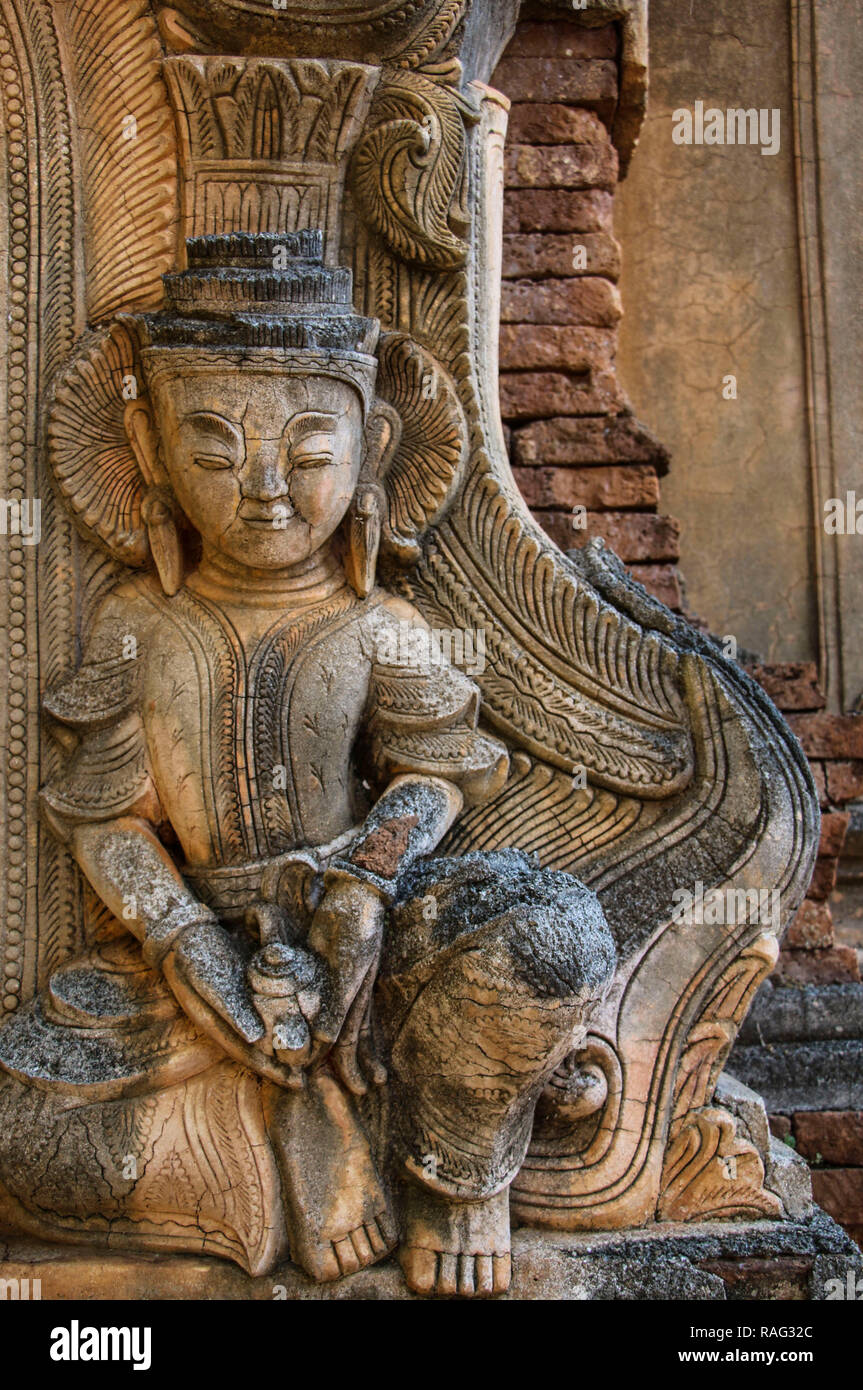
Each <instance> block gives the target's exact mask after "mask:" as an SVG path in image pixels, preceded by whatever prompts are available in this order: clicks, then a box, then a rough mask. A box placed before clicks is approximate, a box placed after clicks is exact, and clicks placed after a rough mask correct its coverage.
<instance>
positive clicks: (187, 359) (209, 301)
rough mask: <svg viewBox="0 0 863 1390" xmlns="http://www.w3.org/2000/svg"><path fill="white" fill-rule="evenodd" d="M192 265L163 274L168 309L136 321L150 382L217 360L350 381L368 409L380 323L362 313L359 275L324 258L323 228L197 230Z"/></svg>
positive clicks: (191, 245) (191, 243)
mask: <svg viewBox="0 0 863 1390" xmlns="http://www.w3.org/2000/svg"><path fill="white" fill-rule="evenodd" d="M186 247H187V253H188V262H189V268H188V270H184V271H180V272H178V273H176V274H173V275H166V276H164V277H163V278H164V285H165V307H164V309H163V311H162V312H161V313H160V314H154V315H141V316H138V318H137V320H136V321H137V323H138V326H139V338H140V344H141V349H142V350H141V360H142V363H143V366H144V372H145V375H146V377H147V381H148V383H149V384H151V385H152V384H153V383H154V382H155V381H156V379H157V378H158V377H159V376H160V375H161V374H163V373H165V372H174V371H188V370H194V369H195V367H196V366H198V367H200V366H206V365H208V364H209V363H212V362H213V360H214V357H218V358H224V357H230V358H233V357H234V356H240V357H242V360H243V361H244V362H248V363H249V364H252V363H258V364H270V365H273V366H275V367H277V368H278V370H279V371H280V372H291V371H299V372H303V373H308V372H309V370H314V371H315V373H316V374H317V375H328V376H335V377H338V378H339V379H341V380H344V381H347V382H349V383H350V384H351V385H352V386H354V387H355V388H356V390H357V391H358V392H359V394H360V395H361V397H362V399H363V404H364V407H365V411H366V413H367V412H368V410H369V408H370V406H371V403H372V400H373V397H374V382H375V375H376V372H377V360H376V358H375V356H374V353H375V348H376V347H377V342H378V336H379V332H380V326H379V324H378V321H377V319H369V318H364V317H363V316H362V315H360V314H357V313H356V312H355V310H354V307H353V303H352V289H353V277H352V275H351V272H350V271H349V270H347V269H345V268H344V267H341V266H336V267H333V266H326V265H324V263H323V235H322V233H321V232H317V231H302V232H292V233H282V234H280V233H274V232H265V233H259V234H256V235H245V234H243V233H232V234H229V235H224V236H207V237H193V238H191V239H190V240H189V241H187V243H186Z"/></svg>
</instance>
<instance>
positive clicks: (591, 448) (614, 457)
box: [512, 414, 668, 476]
mask: <svg viewBox="0 0 863 1390" xmlns="http://www.w3.org/2000/svg"><path fill="white" fill-rule="evenodd" d="M512 439H513V457H514V461H515V462H516V463H519V464H523V465H526V466H530V465H531V464H536V463H541V464H571V463H651V464H653V466H654V467H655V468H656V471H657V472H658V473H659V474H660V476H661V475H662V474H663V473H665V472H666V471H667V468H668V455H667V453H666V452H665V450H664V449H663V447H662V445H661V444H660V443H659V442H658V440H656V439H655V438H654V436H653V435H652V434H650V432H649V431H648V430H646V429H645V428H644V426H643V425H640V424H639V422H638V421H637V420H636V419H635V418H634V416H632V415H629V414H624V415H619V416H616V417H612V418H611V419H604V420H541V421H538V422H537V423H536V424H535V425H527V426H525V427H524V428H523V429H517V430H514V431H513V437H512Z"/></svg>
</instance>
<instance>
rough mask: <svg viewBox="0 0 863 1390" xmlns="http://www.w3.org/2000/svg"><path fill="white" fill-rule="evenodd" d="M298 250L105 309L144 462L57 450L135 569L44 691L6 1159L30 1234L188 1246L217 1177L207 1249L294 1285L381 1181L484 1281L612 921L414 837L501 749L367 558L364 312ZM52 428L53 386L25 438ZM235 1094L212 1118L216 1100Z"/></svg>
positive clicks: (491, 786)
mask: <svg viewBox="0 0 863 1390" xmlns="http://www.w3.org/2000/svg"><path fill="white" fill-rule="evenodd" d="M321 247H322V239H321V237H320V235H319V234H317V233H315V232H307V233H299V234H296V235H295V236H293V237H290V238H285V237H283V238H281V239H280V238H278V237H277V236H276V237H274V236H271V235H270V236H266V235H264V236H258V237H253V236H236V235H235V236H224V237H211V238H208V239H204V240H203V241H200V242H199V241H192V242H190V243H189V248H188V254H189V265H190V268H189V270H187V271H185V272H183V273H181V274H179V275H175V276H171V277H168V304H167V307H166V311H165V313H164V314H162V315H155V316H150V317H141V318H140V319H137V320H132V321H129V322H127V324H126V325H125V326H124V328H123V329H122V330H121V331H122V332H124V333H126V334H128V335H130V336H131V335H134V334H137V335H138V336H139V340H140V343H141V347H140V361H141V372H142V379H141V387H142V394H141V395H137V394H133V396H132V398H131V399H130V400H129V402H128V403H127V405H126V407H125V411H124V423H125V429H126V433H127V436H128V440H129V444H130V446H131V451H132V452H133V454H134V461H135V464H136V465H137V470H138V473H137V477H136V478H135V479H134V480H132V479H130V478H129V476H125V477H124V478H123V480H122V489H121V486H120V482H119V479H118V476H117V473H116V471H115V470H114V468H113V467H109V466H108V465H109V464H113V461H114V459H113V456H112V455H111V454H110V453H109V452H106V451H105V450H104V449H99V450H94V449H92V448H90V447H88V445H87V443H86V442H84V443H82V442H81V440H80V436H78V440H77V444H76V441H75V439H73V438H71V437H70V438H69V440H68V442H67V445H66V447H67V449H68V450H69V451H70V452H71V453H72V454H73V455H74V454H77V467H76V469H75V472H74V490H72V484H71V477H72V475H71V474H70V475H68V480H67V484H66V486H67V488H69V492H68V496H69V498H70V502H71V504H72V505H73V507H74V508H75V509H85V508H92V507H93V506H94V504H95V505H98V506H100V507H101V508H102V509H103V518H104V519H107V517H108V516H110V518H111V521H110V524H111V525H113V526H115V527H116V528H117V532H116V535H115V539H114V543H115V545H116V546H118V547H120V546H122V545H123V544H129V537H128V536H123V535H121V534H120V529H119V528H120V527H121V526H122V517H123V512H122V503H123V501H124V500H125V497H124V494H125V491H126V489H128V488H129V487H130V486H133V487H135V486H136V487H138V488H139V489H140V491H141V493H142V494H143V500H142V504H141V511H142V515H143V517H144V519H145V526H146V531H147V538H148V543H149V547H150V551H151V554H152V557H153V560H154V562H155V567H156V574H155V575H153V574H147V575H145V576H143V577H141V578H135V579H132V580H130V581H125V582H123V583H121V584H119V585H118V586H117V587H116V588H115V589H114V590H113V591H112V592H111V593H110V594H109V595H108V596H107V597H106V599H105V600H104V602H103V605H102V607H101V610H100V612H99V614H98V616H97V618H96V620H95V622H94V624H93V628H92V631H91V634H90V640H89V643H88V646H87V650H86V653H85V657H84V661H83V664H82V666H81V667H80V669H79V670H78V672H77V673H76V674H75V675H73V676H72V677H71V678H70V679H69V680H67V681H65V682H63V683H61V684H60V685H59V686H57V687H55V688H54V689H53V690H51V691H49V693H48V695H47V697H46V700H45V708H46V712H47V714H48V716H49V717H50V718H51V720H52V721H54V722H55V724H56V725H57V726H58V727H59V728H60V729H61V730H62V731H64V732H65V733H66V734H67V735H70V734H71V735H72V736H73V737H77V746H76V748H75V751H74V754H73V756H72V758H71V761H70V764H69V766H68V769H67V770H66V772H65V773H64V775H63V776H61V777H60V778H58V779H57V780H56V781H54V782H52V783H50V784H49V785H48V786H47V787H46V788H45V790H44V792H43V803H44V808H45V814H46V816H47V817H48V820H49V823H50V825H51V828H52V830H53V831H54V833H55V834H56V835H57V836H58V838H59V839H60V840H61V841H62V842H63V843H64V844H65V845H67V846H68V848H69V850H70V852H71V853H72V854H73V855H74V857H75V859H76V861H77V862H78V864H79V865H80V867H81V869H82V871H83V873H84V875H85V877H86V879H87V881H88V882H89V884H90V885H91V887H92V889H93V890H94V893H95V895H96V897H97V898H98V899H99V901H100V904H101V905H102V909H103V910H102V911H101V912H99V913H98V914H97V916H96V920H95V923H94V930H93V935H92V938H91V940H90V942H89V945H88V949H87V951H86V952H85V954H84V955H82V956H80V957H79V958H77V959H76V960H74V961H72V962H70V963H68V964H66V965H64V966H62V967H61V968H60V969H59V970H58V971H56V972H55V973H54V974H53V975H52V976H51V978H50V980H49V982H48V985H47V988H46V989H45V991H44V992H43V993H42V994H40V995H39V996H38V997H37V999H35V1000H34V1001H33V1002H32V1003H31V1004H30V1005H28V1006H27V1007H26V1008H25V1009H22V1010H21V1011H20V1012H18V1013H17V1014H16V1016H15V1017H14V1018H13V1019H12V1020H11V1021H10V1022H9V1023H8V1024H7V1025H6V1027H5V1029H4V1030H3V1032H2V1034H0V1059H2V1064H3V1066H4V1068H5V1070H6V1072H7V1076H6V1077H5V1078H4V1079H3V1081H2V1082H0V1171H2V1173H3V1179H4V1183H5V1185H6V1187H7V1189H8V1191H9V1193H10V1194H11V1195H12V1196H13V1197H14V1198H17V1200H18V1201H19V1202H20V1203H21V1205H22V1206H23V1207H24V1208H25V1209H26V1211H27V1213H29V1214H30V1215H31V1216H32V1217H34V1218H36V1225H37V1226H38V1229H40V1230H43V1229H46V1228H47V1227H49V1226H50V1225H51V1217H52V1216H54V1217H58V1216H59V1217H62V1218H64V1221H63V1229H65V1230H67V1231H68V1230H69V1229H70V1225H69V1224H67V1223H72V1224H73V1225H74V1226H75V1227H76V1228H77V1229H79V1230H80V1232H81V1234H82V1235H86V1236H90V1235H92V1236H93V1237H94V1238H97V1239H98V1238H99V1236H100V1235H103V1234H104V1233H106V1232H108V1231H117V1230H118V1229H120V1228H123V1229H125V1230H126V1231H127V1232H128V1239H129V1241H130V1242H131V1243H133V1244H134V1243H136V1241H137V1242H140V1243H142V1244H148V1243H152V1242H153V1241H154V1240H157V1239H159V1234H158V1233H159V1232H160V1230H164V1232H165V1233H164V1239H165V1240H168V1239H170V1241H171V1243H172V1245H173V1246H174V1247H177V1246H182V1245H183V1243H184V1240H183V1235H182V1234H181V1232H182V1230H183V1227H184V1226H186V1227H187V1228H188V1229H190V1230H191V1231H192V1232H194V1234H193V1236H192V1239H191V1241H190V1242H189V1244H190V1245H191V1246H192V1248H194V1247H195V1245H196V1244H197V1243H198V1242H199V1240H200V1237H199V1235H198V1233H197V1224H198V1222H199V1220H200V1213H201V1201H202V1197H206V1195H207V1183H206V1176H205V1172H207V1171H208V1170H212V1169H213V1168H215V1171H216V1173H217V1174H218V1176H219V1179H220V1181H219V1187H220V1190H221V1191H222V1192H223V1193H226V1194H227V1193H229V1192H231V1190H232V1187H233V1183H234V1175H235V1173H237V1172H239V1173H240V1174H241V1175H242V1178H241V1181H242V1185H243V1194H242V1201H238V1202H237V1203H236V1204H235V1202H234V1201H232V1200H230V1199H228V1205H229V1209H228V1210H226V1212H225V1214H224V1217H223V1222H222V1225H223V1229H222V1231H220V1232H217V1238H218V1237H220V1238H221V1240H222V1241H228V1242H229V1241H230V1240H232V1239H233V1240H235V1241H237V1240H238V1241H239V1242H240V1244H241V1246H242V1247H243V1250H244V1258H245V1260H246V1261H247V1262H248V1265H249V1267H250V1268H253V1269H259V1268H261V1267H266V1265H267V1262H268V1261H272V1260H273V1258H275V1257H276V1256H278V1255H279V1254H283V1253H284V1247H285V1237H286V1236H287V1241H288V1243H289V1247H290V1251H291V1255H292V1257H293V1258H294V1260H295V1261H296V1262H297V1263H299V1264H301V1265H302V1267H303V1268H304V1269H305V1270H306V1271H307V1273H309V1274H310V1275H311V1276H312V1277H313V1278H315V1279H320V1280H328V1279H333V1278H336V1277H338V1276H339V1275H340V1274H347V1273H352V1272H354V1271H355V1270H357V1269H358V1268H361V1267H362V1266H364V1265H367V1264H370V1263H372V1262H373V1261H375V1260H378V1259H380V1258H381V1257H382V1256H383V1255H385V1254H387V1253H388V1252H389V1251H391V1250H392V1249H393V1247H394V1245H395V1244H396V1240H397V1236H396V1229H397V1226H396V1222H395V1221H394V1217H393V1207H392V1202H391V1198H390V1192H391V1189H392V1187H393V1183H394V1181H395V1180H397V1179H398V1178H399V1177H404V1178H405V1179H406V1181H405V1183H404V1185H403V1188H402V1189H401V1192H400V1193H398V1194H397V1195H399V1196H400V1197H401V1204H402V1205H403V1212H404V1214H403V1219H402V1222H401V1227H402V1231H403V1234H402V1239H401V1244H400V1258H401V1261H402V1265H403V1268H404V1271H405V1276H406V1279H407V1282H408V1285H409V1286H410V1287H411V1288H412V1289H414V1290H416V1291H418V1292H423V1293H429V1292H437V1293H455V1292H459V1293H462V1294H473V1293H477V1294H490V1293H493V1292H494V1293H499V1292H502V1291H503V1290H505V1289H506V1288H507V1286H508V1282H509V1214H508V1188H509V1184H510V1182H511V1181H512V1178H513V1177H514V1175H515V1173H516V1172H517V1171H518V1169H519V1167H520V1166H521V1162H522V1160H523V1158H524V1154H525V1151H526V1149H527V1145H528V1142H529V1139H530V1134H531V1128H532V1122H533V1113H534V1110H535V1108H536V1104H537V1101H538V1099H539V1097H540V1095H541V1093H542V1091H543V1088H544V1086H545V1085H546V1083H547V1082H548V1081H549V1079H550V1077H551V1074H552V1073H553V1072H554V1070H555V1069H556V1067H557V1066H558V1065H559V1064H560V1063H561V1062H562V1061H563V1060H564V1058H565V1057H566V1056H567V1055H568V1054H570V1053H572V1052H573V1049H574V1048H577V1047H578V1045H579V1043H580V1042H581V1041H583V1039H584V1036H585V1034H586V1031H587V1029H586V1024H587V1018H588V1015H589V1010H590V1007H591V1005H592V1004H594V1003H595V1002H596V1001H597V999H598V998H599V997H600V996H601V994H602V993H603V991H604V989H605V988H606V987H607V985H608V983H609V981H610V979H611V976H612V973H613V966H614V947H613V944H612V940H611V935H610V933H609V931H608V927H607V925H606V923H605V919H604V916H603V913H602V910H601V908H600V906H599V903H598V901H597V899H596V897H595V896H594V894H592V893H591V892H590V891H589V890H588V889H586V888H584V887H583V886H582V885H581V884H580V883H579V882H578V881H577V880H575V879H574V878H572V877H571V876H570V875H568V874H565V873H561V872H549V871H545V870H542V869H540V868H539V867H538V866H535V865H534V864H533V863H532V862H531V860H530V859H528V857H527V856H525V855H524V854H522V853H519V852H516V851H509V852H506V851H503V852H501V851H498V852H496V853H490V854H469V855H466V856H464V857H461V858H458V857H456V858H448V857H436V856H435V854H434V851H435V849H436V847H437V846H438V844H439V842H440V841H441V839H442V838H443V836H444V835H445V833H446V831H447V830H448V829H449V828H450V826H451V825H452V823H453V821H454V820H455V819H456V817H457V816H458V815H459V813H460V812H461V810H462V807H463V806H465V805H467V806H473V805H477V804H479V803H481V802H483V801H484V800H487V799H488V798H489V797H490V796H491V795H493V794H494V792H495V791H499V790H500V788H501V787H502V786H503V784H504V782H505V780H506V776H507V770H508V756H507V752H506V749H505V748H504V746H503V745H502V744H501V743H499V742H498V741H497V740H496V739H494V738H490V737H488V736H487V735H485V734H483V733H481V732H479V731H478V730H477V718H478V713H479V708H480V701H479V693H478V690H477V688H476V686H475V685H474V684H473V683H472V682H471V681H470V680H469V679H467V678H466V677H465V676H464V675H462V674H461V673H460V672H459V671H458V670H457V669H455V668H454V667H452V666H450V665H449V664H448V663H447V662H446V661H445V660H443V659H441V660H439V661H437V662H436V661H435V659H434V658H435V652H434V650H433V649H432V648H430V644H429V641H428V629H427V625H426V624H425V623H424V622H423V620H422V619H421V617H420V615H419V614H418V613H417V611H416V610H415V609H414V608H413V607H411V605H410V604H408V603H406V602H405V601H404V600H403V599H399V598H397V597H395V596H393V595H391V594H389V593H388V592H387V591H386V589H384V588H380V587H378V586H377V584H376V569H377V552H378V545H379V540H380V533H381V521H380V496H381V480H382V478H383V477H385V475H386V469H387V465H388V462H389V458H390V455H391V454H392V449H393V445H394V443H395V442H396V440H397V438H398V433H399V430H400V422H399V421H398V419H397V417H396V416H395V413H394V411H393V410H392V408H391V407H389V406H386V405H384V404H383V403H382V402H380V401H377V400H376V399H375V394H374V388H375V373H376V361H375V357H374V351H375V345H376V340H377V336H378V325H377V323H376V322H375V321H374V320H371V319H366V318H363V317H360V316H359V315H357V314H356V313H355V312H354V311H353V309H352V306H351V303H350V274H349V273H346V272H344V271H341V270H338V269H330V268H328V267H326V266H324V265H323V264H322V260H321ZM288 252H292V253H293V254H292V255H290V256H289V255H288ZM277 262H279V263H280V264H282V265H283V266H284V268H283V269H279V270H274V269H273V266H274V264H275V263H277ZM102 351H103V352H104V349H103V350H102ZM143 388H145V394H144V393H143ZM70 423H71V421H70V419H69V415H68V412H67V411H66V410H65V409H64V407H63V405H62V403H60V404H58V406H57V407H56V408H55V414H54V430H55V435H56V436H58V437H59V435H60V434H61V432H62V431H63V429H64V427H65V426H67V425H69V424H70ZM117 447H118V448H122V447H123V441H122V440H118V441H117ZM103 524H104V522H103ZM423 639H425V640H423ZM105 909H107V911H105ZM388 1075H389V1076H390V1082H389V1086H390V1093H389V1096H388V1103H387V1104H386V1106H385V1107H382V1106H381V1105H380V1103H379V1102H377V1101H376V1100H375V1099H374V1098H372V1097H370V1095H369V1088H370V1087H372V1086H376V1087H380V1086H382V1085H384V1084H385V1080H386V1078H387V1076H388ZM211 1087H212V1094H213V1096H214V1100H213V1101H212V1104H213V1111H212V1113H207V1112H208V1110H209V1107H210V1105H211V1099H210V1096H211ZM239 1094H242V1095H243V1097H244V1114H243V1119H244V1130H245V1132H244V1133H243V1135H242V1141H241V1142H240V1143H238V1137H237V1135H236V1133H235V1132H234V1127H233V1126H232V1125H228V1124H225V1122H224V1118H223V1112H222V1110H221V1109H220V1107H224V1105H225V1104H226V1103H227V1102H226V1097H227V1096H228V1095H239ZM215 1097H218V1099H215ZM192 1105H194V1107H195V1108H196V1110H198V1111H203V1112H204V1124H205V1126H206V1127H207V1128H208V1130H209V1140H210V1142H209V1144H208V1145H207V1152H206V1157H204V1155H203V1154H202V1153H201V1152H200V1151H199V1150H198V1147H197V1145H198V1144H199V1143H201V1142H202V1136H201V1134H200V1132H198V1133H196V1134H195V1135H194V1136H192V1135H191V1134H190V1133H189V1128H188V1124H187V1123H183V1122H182V1120H181V1116H184V1114H185V1112H186V1111H187V1109H188V1107H190V1106H192ZM220 1118H221V1119H222V1123H221V1124H220V1123H219V1120H220ZM124 1145H125V1146H126V1149H127V1150H128V1152H129V1154H130V1155H131V1157H132V1160H133V1163H132V1165H131V1166H132V1167H133V1168H134V1174H133V1175H132V1176H125V1175H124V1173H123V1169H122V1164H121V1165H120V1167H119V1168H117V1167H116V1165H115V1164H114V1163H113V1162H112V1158H111V1154H112V1153H114V1154H116V1153H118V1152H120V1151H123V1149H124ZM251 1153H253V1154H254V1156H255V1162H254V1164H248V1167H245V1166H244V1162H245V1161H247V1160H248V1158H249V1155H250V1154H251ZM205 1164H206V1169H205ZM70 1166H71V1168H72V1169H74V1171H75V1173H76V1178H75V1182H74V1185H73V1186H72V1187H69V1186H68V1185H67V1183H66V1181H65V1179H66V1175H67V1174H68V1173H69V1171H70ZM112 1169H113V1171H112ZM276 1172H278V1174H279V1179H276V1176H275V1174H276ZM64 1192H65V1196H61V1194H62V1193H64ZM235 1205H236V1209H234V1208H235ZM211 1219H212V1218H211ZM166 1223H167V1224H168V1225H169V1226H170V1227H171V1228H172V1234H171V1236H170V1237H169V1236H168V1234H167V1230H166V1229H165V1224H166ZM25 1224H26V1220H25ZM215 1224H216V1225H218V1222H216V1223H215ZM205 1248H206V1241H205Z"/></svg>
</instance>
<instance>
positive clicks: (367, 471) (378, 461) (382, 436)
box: [362, 400, 402, 483]
mask: <svg viewBox="0 0 863 1390" xmlns="http://www.w3.org/2000/svg"><path fill="white" fill-rule="evenodd" d="M401 437H402V422H401V417H400V415H399V413H398V411H397V410H396V409H395V408H394V407H393V406H391V405H387V403H386V401H381V400H376V401H375V402H374V405H373V406H372V408H371V410H370V411H369V418H368V420H367V421H366V429H365V458H364V460H363V471H362V476H363V478H365V479H367V480H368V481H369V482H375V483H379V482H382V481H383V479H384V478H385V477H386V474H387V470H388V469H389V466H390V464H391V463H392V461H393V459H394V457H395V453H396V450H397V449H398V447H399V440H400V439H401Z"/></svg>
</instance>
